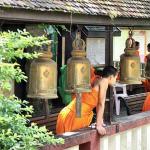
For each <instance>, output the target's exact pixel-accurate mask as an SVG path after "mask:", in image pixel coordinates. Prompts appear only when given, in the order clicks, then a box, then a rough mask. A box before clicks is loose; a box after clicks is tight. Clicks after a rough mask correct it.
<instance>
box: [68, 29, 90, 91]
mask: <svg viewBox="0 0 150 150" xmlns="http://www.w3.org/2000/svg"><path fill="white" fill-rule="evenodd" d="M72 46H73V51H72V53H71V55H72V57H71V58H70V59H69V60H68V61H67V89H66V90H67V91H69V92H73V93H75V92H76V91H78V92H89V91H90V89H91V85H90V61H89V60H88V59H87V58H86V57H85V56H86V52H85V50H84V49H85V43H84V41H83V40H82V39H81V35H80V33H79V32H77V34H76V39H75V40H74V42H73V45H72Z"/></svg>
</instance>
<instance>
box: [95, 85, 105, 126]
mask: <svg viewBox="0 0 150 150" xmlns="http://www.w3.org/2000/svg"><path fill="white" fill-rule="evenodd" d="M102 85H103V84H102ZM99 91H100V92H99V101H98V105H97V107H96V111H97V118H96V125H97V126H102V124H103V114H104V108H105V99H106V91H107V86H106V85H105V84H104V85H103V86H101V88H100V89H99Z"/></svg>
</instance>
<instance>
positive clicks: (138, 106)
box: [121, 93, 147, 115]
mask: <svg viewBox="0 0 150 150" xmlns="http://www.w3.org/2000/svg"><path fill="white" fill-rule="evenodd" d="M146 96H147V93H140V94H135V95H130V96H128V97H125V98H121V100H123V103H124V104H125V106H126V109H127V114H128V115H132V114H136V113H139V112H141V111H142V107H143V104H144V100H145V99H146Z"/></svg>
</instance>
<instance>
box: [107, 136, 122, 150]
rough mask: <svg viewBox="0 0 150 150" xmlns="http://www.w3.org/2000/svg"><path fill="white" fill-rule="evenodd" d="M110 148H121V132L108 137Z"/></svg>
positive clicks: (117, 149) (115, 149) (118, 149)
mask: <svg viewBox="0 0 150 150" xmlns="http://www.w3.org/2000/svg"><path fill="white" fill-rule="evenodd" d="M108 149H109V150H120V134H115V135H113V136H110V137H109V139H108Z"/></svg>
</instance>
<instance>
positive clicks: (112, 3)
mask: <svg viewBox="0 0 150 150" xmlns="http://www.w3.org/2000/svg"><path fill="white" fill-rule="evenodd" d="M0 7H6V8H21V9H30V10H39V11H53V12H64V13H67V12H72V13H74V14H76V13H78V14H79V13H80V14H89V15H104V16H108V15H109V16H112V17H113V16H116V15H117V17H134V18H150V0H0Z"/></svg>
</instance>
